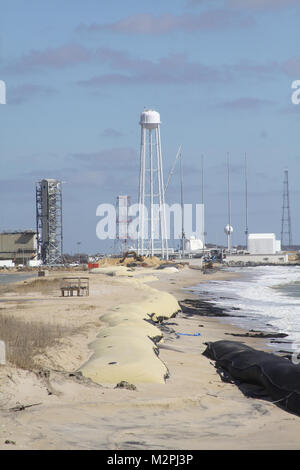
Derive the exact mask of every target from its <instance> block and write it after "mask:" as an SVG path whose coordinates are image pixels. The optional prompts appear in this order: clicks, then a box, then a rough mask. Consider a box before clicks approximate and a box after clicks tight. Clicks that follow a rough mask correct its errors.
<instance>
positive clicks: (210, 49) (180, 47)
mask: <svg viewBox="0 0 300 470" xmlns="http://www.w3.org/2000/svg"><path fill="white" fill-rule="evenodd" d="M299 31H300V2H299V0H244V1H243V2H241V1H237V0H172V1H169V0H164V1H163V2H158V1H157V0H152V1H151V2H149V1H147V2H146V1H143V0H140V1H136V0H126V2H124V1H121V0H114V1H111V2H106V1H101V0H87V1H85V2H82V1H79V0H63V1H58V0H51V1H50V0H45V1H41V0H39V1H37V0H35V1H33V0H26V1H25V0H24V1H21V0H14V1H13V2H9V1H7V0H3V1H2V2H1V17H0V79H1V80H4V81H5V82H6V86H7V105H0V120H1V127H0V129H1V131H0V155H1V160H0V161H1V163H0V165H1V166H0V168H1V175H0V178H1V182H0V214H1V217H0V230H1V231H2V230H7V229H25V228H34V227H35V192H34V191H35V189H34V188H35V182H36V181H38V180H40V179H42V178H44V177H46V178H58V179H61V180H62V181H64V185H63V207H64V247H65V251H66V252H74V251H76V250H77V242H78V241H81V248H82V250H83V251H87V252H90V253H92V252H96V251H101V250H103V249H108V248H109V247H110V246H112V245H113V244H112V243H104V242H101V241H99V240H98V239H97V237H96V224H97V222H98V219H97V217H96V208H97V206H98V205H99V204H101V203H103V202H104V203H115V200H116V197H117V195H118V194H129V195H131V198H132V200H133V201H136V200H137V189H138V165H139V161H138V160H139V143H140V129H139V125H138V122H139V115H140V113H141V111H142V110H143V109H144V107H153V108H155V109H157V110H158V111H159V112H160V114H161V119H162V126H161V135H162V146H163V160H164V170H165V175H166V176H167V174H168V172H169V169H170V168H171V166H172V164H173V161H174V158H175V155H176V151H177V148H178V146H179V145H180V144H181V145H182V155H183V167H184V184H185V189H184V193H185V202H187V203H196V202H200V200H201V154H203V155H204V167H205V208H206V231H207V240H208V241H209V242H212V243H215V242H216V241H217V243H223V244H225V243H226V239H225V234H224V231H223V228H224V226H225V225H226V223H227V200H226V191H227V187H226V154H227V152H229V155H230V165H231V183H232V186H231V199H232V225H233V227H234V234H233V244H236V243H243V242H244V229H245V211H244V177H243V165H244V154H245V152H247V156H248V176H249V230H250V232H275V233H276V234H277V237H279V236H280V231H281V206H282V190H283V174H284V169H285V168H288V169H289V183H290V204H291V216H292V234H293V241H294V243H300V224H299V222H298V212H297V209H298V201H299V199H300V191H299V185H298V179H299V178H298V174H299V173H300V168H299V167H300V164H299V161H300V160H299V157H300V145H299V113H300V105H298V106H296V105H293V104H292V103H291V93H292V90H291V83H292V81H293V80H296V79H300V52H299V39H300V38H299V35H300V33H299ZM178 184H179V176H178V173H175V174H174V176H173V179H172V181H171V183H170V187H169V190H168V201H167V202H175V201H177V200H178V197H179V193H178Z"/></svg>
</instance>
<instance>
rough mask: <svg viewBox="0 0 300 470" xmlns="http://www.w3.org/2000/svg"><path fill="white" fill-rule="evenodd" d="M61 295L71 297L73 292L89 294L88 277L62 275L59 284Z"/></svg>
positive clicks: (81, 294) (80, 294) (79, 294)
mask: <svg viewBox="0 0 300 470" xmlns="http://www.w3.org/2000/svg"><path fill="white" fill-rule="evenodd" d="M60 290H61V295H62V297H73V295H74V292H77V297H78V296H83V295H89V293H90V292H89V278H88V277H64V278H63V279H62V281H61V285H60Z"/></svg>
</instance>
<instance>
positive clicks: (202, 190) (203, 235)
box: [201, 155, 206, 253]
mask: <svg viewBox="0 0 300 470" xmlns="http://www.w3.org/2000/svg"><path fill="white" fill-rule="evenodd" d="M201 180H202V181H201V185H202V187H201V192H202V195H201V196H202V197H201V203H202V211H203V217H202V232H203V233H202V242H203V253H204V249H205V235H206V232H205V224H204V156H203V155H201Z"/></svg>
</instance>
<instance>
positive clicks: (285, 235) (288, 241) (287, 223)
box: [281, 170, 293, 247]
mask: <svg viewBox="0 0 300 470" xmlns="http://www.w3.org/2000/svg"><path fill="white" fill-rule="evenodd" d="M282 199H283V200H282V218H281V246H287V247H291V246H292V244H293V241H292V224H291V211H290V194H289V171H288V170H284V180H283V198H282Z"/></svg>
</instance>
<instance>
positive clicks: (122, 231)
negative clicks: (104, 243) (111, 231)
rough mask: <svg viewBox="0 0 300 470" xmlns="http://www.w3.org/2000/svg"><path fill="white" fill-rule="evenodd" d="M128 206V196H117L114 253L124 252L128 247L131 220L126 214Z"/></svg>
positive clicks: (129, 200)
mask: <svg viewBox="0 0 300 470" xmlns="http://www.w3.org/2000/svg"><path fill="white" fill-rule="evenodd" d="M130 206H131V198H130V196H117V203H116V213H117V216H116V243H115V253H125V252H126V251H128V248H129V243H130V241H131V237H130V234H129V226H130V223H131V222H132V217H131V216H129V215H128V209H129V207H130Z"/></svg>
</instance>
